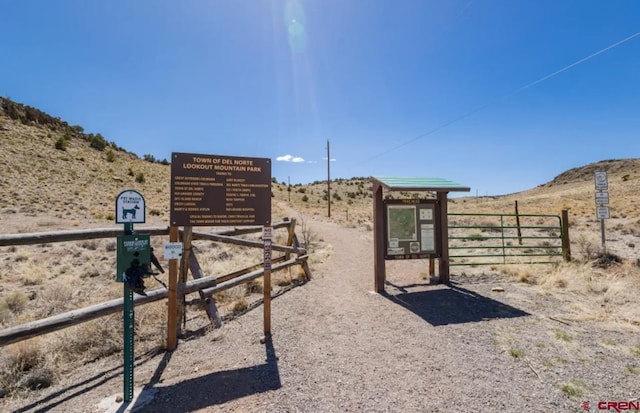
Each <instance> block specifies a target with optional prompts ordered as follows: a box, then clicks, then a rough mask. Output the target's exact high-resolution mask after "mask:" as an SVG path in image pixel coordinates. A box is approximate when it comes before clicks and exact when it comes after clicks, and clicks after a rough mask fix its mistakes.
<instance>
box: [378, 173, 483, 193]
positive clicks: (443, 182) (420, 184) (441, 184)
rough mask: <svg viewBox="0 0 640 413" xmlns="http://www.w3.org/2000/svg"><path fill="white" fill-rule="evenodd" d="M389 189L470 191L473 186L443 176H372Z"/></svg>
mask: <svg viewBox="0 0 640 413" xmlns="http://www.w3.org/2000/svg"><path fill="white" fill-rule="evenodd" d="M371 179H372V180H373V182H374V184H375V183H376V182H378V183H379V184H380V185H382V186H383V187H384V188H385V189H387V190H389V191H434V192H453V191H458V192H469V191H470V190H471V188H469V187H467V186H463V185H460V184H459V183H457V182H453V181H449V180H448V179H442V178H419V177H405V176H374V177H372V178H371Z"/></svg>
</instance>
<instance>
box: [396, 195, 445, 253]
mask: <svg viewBox="0 0 640 413" xmlns="http://www.w3.org/2000/svg"><path fill="white" fill-rule="evenodd" d="M384 203H385V216H384V218H385V229H386V234H385V259H387V260H403V259H423V258H429V257H436V256H437V243H436V232H437V231H436V230H437V226H436V220H435V218H436V215H437V214H436V202H435V200H433V199H398V200H386V201H384Z"/></svg>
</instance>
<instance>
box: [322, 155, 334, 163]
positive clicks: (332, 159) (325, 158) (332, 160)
mask: <svg viewBox="0 0 640 413" xmlns="http://www.w3.org/2000/svg"><path fill="white" fill-rule="evenodd" d="M322 160H323V161H326V160H327V157H326V156H325V157H324V158H322ZM330 162H336V158H331V161H330Z"/></svg>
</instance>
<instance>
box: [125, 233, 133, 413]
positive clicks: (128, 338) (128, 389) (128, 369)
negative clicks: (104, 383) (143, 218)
mask: <svg viewBox="0 0 640 413" xmlns="http://www.w3.org/2000/svg"><path fill="white" fill-rule="evenodd" d="M124 233H125V235H131V234H133V223H131V222H127V223H125V224H124ZM123 284H124V309H123V322H124V363H123V364H124V391H123V393H124V401H125V403H128V402H130V401H131V400H132V399H133V359H134V353H133V341H134V336H133V335H134V321H135V314H134V312H133V291H132V290H131V288H130V287H129V283H127V282H125V283H123Z"/></svg>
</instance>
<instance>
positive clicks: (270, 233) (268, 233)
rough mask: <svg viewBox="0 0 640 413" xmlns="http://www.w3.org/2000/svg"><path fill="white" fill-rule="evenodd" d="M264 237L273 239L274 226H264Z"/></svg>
mask: <svg viewBox="0 0 640 413" xmlns="http://www.w3.org/2000/svg"><path fill="white" fill-rule="evenodd" d="M262 239H263V240H266V239H273V227H263V228H262Z"/></svg>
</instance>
